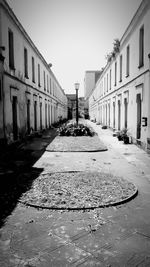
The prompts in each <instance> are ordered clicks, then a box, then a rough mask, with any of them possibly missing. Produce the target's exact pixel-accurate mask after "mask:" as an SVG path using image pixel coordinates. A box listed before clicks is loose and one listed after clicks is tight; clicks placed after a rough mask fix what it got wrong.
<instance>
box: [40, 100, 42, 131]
mask: <svg viewBox="0 0 150 267" xmlns="http://www.w3.org/2000/svg"><path fill="white" fill-rule="evenodd" d="M40 129H41V130H42V103H40Z"/></svg>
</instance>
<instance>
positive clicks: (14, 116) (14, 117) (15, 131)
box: [12, 96, 18, 140]
mask: <svg viewBox="0 0 150 267" xmlns="http://www.w3.org/2000/svg"><path fill="white" fill-rule="evenodd" d="M12 120H13V136H14V140H17V139H18V125H17V96H13V101H12Z"/></svg>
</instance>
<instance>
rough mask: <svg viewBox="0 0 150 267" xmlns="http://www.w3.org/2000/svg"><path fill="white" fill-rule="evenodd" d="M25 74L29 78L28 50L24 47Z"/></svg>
mask: <svg viewBox="0 0 150 267" xmlns="http://www.w3.org/2000/svg"><path fill="white" fill-rule="evenodd" d="M24 76H25V77H26V78H28V51H27V49H26V48H24Z"/></svg>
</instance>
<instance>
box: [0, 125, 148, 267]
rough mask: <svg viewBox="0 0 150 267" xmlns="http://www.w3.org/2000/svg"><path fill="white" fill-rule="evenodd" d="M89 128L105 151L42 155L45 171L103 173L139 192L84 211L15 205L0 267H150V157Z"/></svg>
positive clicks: (0, 242)
mask: <svg viewBox="0 0 150 267" xmlns="http://www.w3.org/2000/svg"><path fill="white" fill-rule="evenodd" d="M88 123H89V124H90V125H91V126H92V127H93V128H94V129H95V131H97V132H98V135H99V137H100V139H101V140H102V141H103V142H104V143H105V144H106V145H107V147H108V151H105V152H95V153H93V152H91V153H84V152H80V153H79V152H74V153H71V152H47V151H46V152H45V153H44V154H43V155H42V157H41V158H40V159H39V160H38V161H37V162H36V163H35V164H34V167H36V168H44V170H43V172H62V171H63V172H64V171H95V170H97V171H103V172H109V173H112V174H113V175H117V176H122V177H123V178H125V179H127V180H129V181H132V182H133V183H134V184H135V185H136V186H137V188H138V196H137V197H136V198H134V199H133V200H131V201H130V202H128V203H126V204H123V205H120V206H116V207H109V208H104V209H96V210H92V211H88V212H82V211H78V212H77V211H75V212H73V211H65V212H61V211H51V210H42V209H39V210H37V209H35V208H31V207H25V206H23V205H21V204H18V205H17V207H16V208H15V209H14V211H13V212H12V214H11V215H10V216H9V217H8V218H7V222H6V224H5V225H4V226H3V227H2V228H1V230H0V250H1V253H0V266H4V267H5V266H19V267H20V266H26V267H27V266H28V267H30V266H32V267H33V266H34V267H35V266H42V267H43V266H104V267H105V266H107V267H108V266H111V267H112V266H115V267H116V266H120V267H122V266H144V267H145V266H150V254H149V251H150V157H149V155H148V154H146V152H144V151H143V150H141V149H140V148H138V147H137V146H135V145H131V144H129V145H124V144H123V143H122V142H119V141H118V140H117V138H116V137H113V136H112V131H110V130H107V129H106V130H102V129H101V127H100V126H99V125H96V124H94V123H92V122H90V121H88Z"/></svg>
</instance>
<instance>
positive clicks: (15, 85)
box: [0, 0, 67, 141]
mask: <svg viewBox="0 0 150 267" xmlns="http://www.w3.org/2000/svg"><path fill="white" fill-rule="evenodd" d="M0 14H1V16H0V19H1V22H2V23H1V26H0V36H1V39H0V40H1V44H2V45H3V46H4V47H5V51H4V52H3V56H4V57H5V61H4V72H3V92H4V94H3V99H2V100H1V101H0V110H1V109H2V105H3V104H4V116H5V127H4V128H5V131H3V124H2V123H1V124H0V138H3V137H6V138H7V139H8V141H9V140H10V139H13V99H14V97H15V96H16V97H17V126H18V138H20V137H22V136H24V135H25V134H27V126H28V125H27V103H28V101H30V108H29V109H30V112H29V113H30V128H31V131H32V130H40V129H43V128H47V127H49V126H50V125H51V124H52V123H54V122H56V121H58V120H59V118H60V117H62V118H67V97H66V95H65V94H64V91H63V90H62V88H61V86H60V84H59V82H58V81H57V79H56V77H55V75H54V74H53V72H52V71H51V69H50V67H49V65H48V64H47V63H46V61H45V60H44V58H43V57H42V55H41V54H40V52H39V51H38V49H37V48H36V47H35V45H34V43H33V42H32V41H31V39H30V38H29V36H28V35H27V33H26V32H25V30H24V29H23V27H22V25H21V24H20V23H19V21H18V20H17V18H16V17H15V15H14V14H13V12H12V10H11V9H10V8H9V6H8V4H7V3H6V2H5V1H4V0H0ZM9 31H11V32H12V33H13V43H14V68H12V67H10V66H9V41H8V40H9V38H8V32H9ZM24 49H26V50H27V58H28V67H27V69H28V75H27V77H26V75H25V68H24ZM1 53H2V52H1ZM32 58H34V79H33V65H32ZM38 65H40V81H39V72H38ZM44 73H45V74H44ZM44 76H45V81H44ZM35 102H36V105H37V106H36V110H37V112H36V117H37V125H36V127H35V112H34V103H35ZM40 106H41V108H40ZM40 109H41V112H40ZM40 114H41V115H40ZM0 122H2V115H0Z"/></svg>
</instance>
